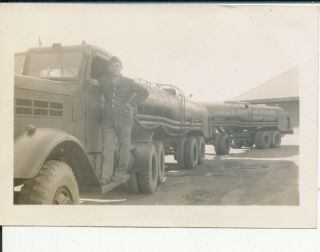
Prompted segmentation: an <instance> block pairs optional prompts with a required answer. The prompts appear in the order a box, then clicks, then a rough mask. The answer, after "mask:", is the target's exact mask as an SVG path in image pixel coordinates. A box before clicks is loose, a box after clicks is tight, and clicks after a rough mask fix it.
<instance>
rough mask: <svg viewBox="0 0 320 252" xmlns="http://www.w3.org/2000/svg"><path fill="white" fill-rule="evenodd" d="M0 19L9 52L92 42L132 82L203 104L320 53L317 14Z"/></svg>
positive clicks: (204, 11) (244, 11) (133, 12)
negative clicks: (163, 87)
mask: <svg viewBox="0 0 320 252" xmlns="http://www.w3.org/2000/svg"><path fill="white" fill-rule="evenodd" d="M0 14H1V16H0V25H1V27H0V29H1V30H0V31H1V34H0V35H3V34H5V39H4V40H5V42H7V43H8V41H10V45H8V44H6V43H3V44H2V46H1V49H3V47H4V45H7V46H10V48H13V50H14V51H15V52H19V51H24V50H26V49H28V48H29V47H34V46H37V45H38V37H40V38H41V41H42V44H43V46H49V45H51V44H52V43H55V42H60V43H62V44H63V45H72V44H80V43H81V42H82V41H83V40H85V41H86V42H87V43H89V44H94V45H97V46H99V47H102V48H104V49H106V50H108V51H110V52H111V53H112V54H114V55H117V56H119V57H120V58H121V59H122V61H123V64H124V67H125V69H124V74H125V75H128V76H129V77H141V78H143V79H146V80H150V81H155V82H163V83H171V84H175V85H177V86H179V87H180V88H182V89H183V90H184V91H185V93H186V94H190V93H192V94H193V98H194V99H195V100H201V101H219V100H220V101H221V100H227V99H230V98H232V97H234V96H237V95H239V94H241V93H243V92H246V91H247V90H249V89H251V88H253V87H255V86H257V85H259V84H260V83H262V82H263V81H265V80H267V79H269V78H272V77H273V76H275V75H277V74H279V73H281V72H283V71H285V70H287V69H289V68H291V67H294V66H296V65H299V64H302V63H304V62H305V61H307V60H308V58H310V57H312V56H314V55H315V54H316V53H317V46H318V45H317V43H318V40H317V39H318V33H317V28H318V9H317V8H316V7H301V6H299V7H295V6H290V7H287V6H272V5H269V6H258V7H257V6H238V7H233V6H227V7H226V6H214V5H188V4H183V5H181V4H180V5H178V4H175V5H168V4H161V5H159V4H152V5H142V4H135V5H125V4H122V5H107V4H99V5H97V4H89V5H88V4H78V5H74V4H64V5H61V4H60V5H58V4H54V5H49V4H44V5H43V4H42V5H39V4H29V5H26V4H18V5H1V4H0ZM4 32H5V33H4ZM2 38H4V37H3V36H2ZM0 39H1V38H0Z"/></svg>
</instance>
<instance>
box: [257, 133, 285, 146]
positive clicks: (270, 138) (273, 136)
mask: <svg viewBox="0 0 320 252" xmlns="http://www.w3.org/2000/svg"><path fill="white" fill-rule="evenodd" d="M254 144H255V146H256V147H257V149H268V148H278V147H280V145H281V133H280V131H278V130H271V131H267V130H260V131H257V132H256V134H255V136H254Z"/></svg>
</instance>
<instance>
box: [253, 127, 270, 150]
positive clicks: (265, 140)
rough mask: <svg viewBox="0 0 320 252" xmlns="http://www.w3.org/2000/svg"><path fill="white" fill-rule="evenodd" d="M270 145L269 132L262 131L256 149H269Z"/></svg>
mask: <svg viewBox="0 0 320 252" xmlns="http://www.w3.org/2000/svg"><path fill="white" fill-rule="evenodd" d="M270 144H271V134H270V131H266V130H264V131H262V132H261V134H260V136H259V139H258V143H257V145H256V147H257V148H258V149H268V148H269V147H270Z"/></svg>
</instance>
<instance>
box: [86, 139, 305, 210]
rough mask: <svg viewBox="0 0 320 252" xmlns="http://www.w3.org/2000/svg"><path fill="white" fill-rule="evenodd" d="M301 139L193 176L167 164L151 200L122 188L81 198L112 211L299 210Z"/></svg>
mask: <svg viewBox="0 0 320 252" xmlns="http://www.w3.org/2000/svg"><path fill="white" fill-rule="evenodd" d="M298 162H299V145H298V135H297V134H296V135H293V136H285V137H284V138H283V145H282V146H281V148H278V149H268V150H257V149H240V150H236V149H231V152H230V154H229V155H226V156H216V155H215V154H214V148H213V147H212V146H209V145H207V146H206V160H205V162H204V164H203V165H201V166H199V167H198V168H197V169H194V170H178V169H177V166H176V163H175V161H174V159H173V158H172V157H171V156H169V157H167V158H166V163H167V171H166V181H165V183H164V184H162V185H161V186H159V187H158V189H157V191H156V192H155V193H153V194H133V193H128V191H127V190H126V188H125V187H124V186H122V187H118V188H116V189H114V190H113V191H111V192H108V193H107V194H104V195H103V194H98V193H86V194H81V203H82V204H96V205H97V204H99V205H100V204H103V205H105V204H112V205H298V204H299V185H298V180H299V179H298V178H299V165H298Z"/></svg>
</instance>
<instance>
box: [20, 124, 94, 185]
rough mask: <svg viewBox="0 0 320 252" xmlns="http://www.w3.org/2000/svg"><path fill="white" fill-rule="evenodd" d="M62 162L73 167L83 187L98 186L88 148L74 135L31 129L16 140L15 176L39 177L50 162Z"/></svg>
mask: <svg viewBox="0 0 320 252" xmlns="http://www.w3.org/2000/svg"><path fill="white" fill-rule="evenodd" d="M50 159H52V160H61V161H64V162H66V163H67V164H69V165H70V167H71V168H72V170H73V172H74V174H75V176H76V179H77V182H78V184H79V185H84V186H91V185H98V184H99V181H98V178H97V177H96V175H95V173H94V170H93V168H92V166H91V164H90V161H89V159H88V157H87V155H86V152H85V149H84V148H83V146H82V145H81V143H80V142H79V140H78V139H77V138H75V137H74V136H72V135H70V134H68V133H66V132H64V131H61V130H58V129H53V128H36V127H34V126H32V125H31V126H29V129H27V130H26V131H25V132H23V133H22V134H20V135H18V136H17V137H15V141H14V177H15V178H17V179H30V178H33V177H35V176H36V175H37V174H38V173H39V171H40V170H41V168H42V166H43V165H44V163H45V162H46V160H50Z"/></svg>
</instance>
